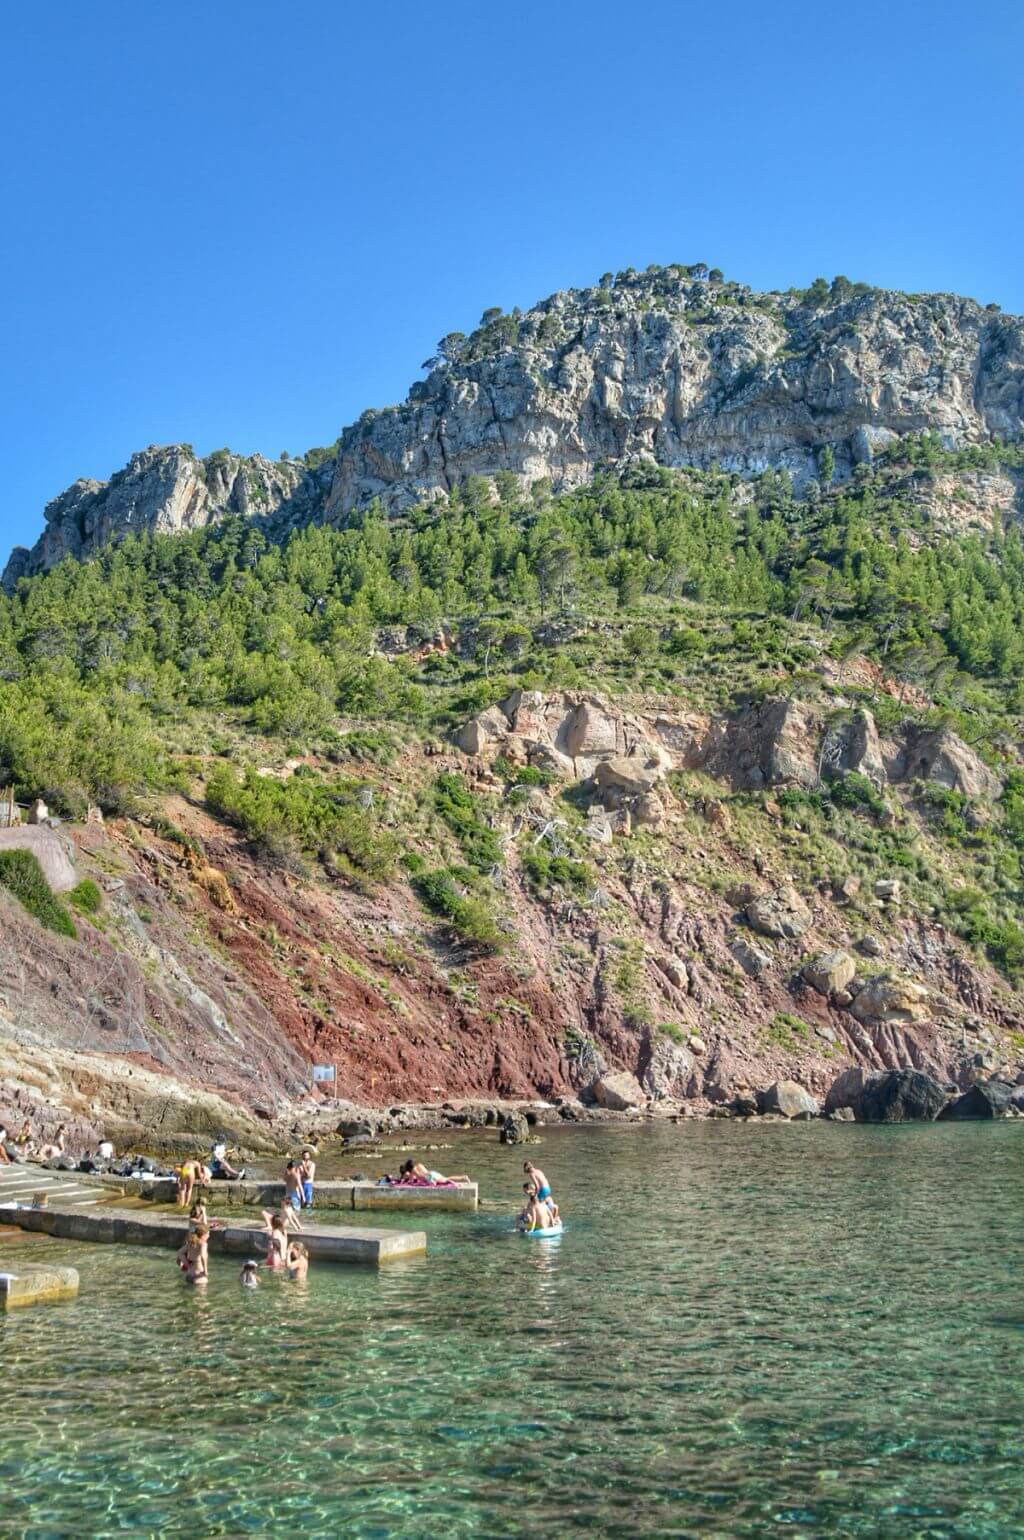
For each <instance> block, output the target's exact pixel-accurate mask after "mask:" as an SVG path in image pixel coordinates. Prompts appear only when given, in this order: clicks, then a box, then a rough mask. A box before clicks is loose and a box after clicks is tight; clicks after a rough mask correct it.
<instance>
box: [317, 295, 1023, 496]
mask: <svg viewBox="0 0 1024 1540" xmlns="http://www.w3.org/2000/svg"><path fill="white" fill-rule="evenodd" d="M442 352H443V355H444V356H443V357H442V358H439V359H438V360H437V361H436V362H435V363H434V365H433V367H432V368H431V370H430V373H429V374H428V376H427V378H426V379H425V380H424V381H423V382H422V383H420V384H418V385H416V386H414V387H413V389H412V391H411V392H410V395H409V398H408V400H407V401H406V402H404V403H403V404H402V405H401V406H397V407H390V408H387V409H386V410H384V411H374V412H367V413H364V415H363V417H362V418H360V420H359V422H357V423H356V424H355V425H354V426H353V427H351V428H349V429H348V430H347V431H346V432H345V433H344V434H343V435H342V438H341V441H340V444H339V454H338V459H337V466H336V471H335V476H334V483H333V486H332V488H331V493H330V502H329V507H330V510H331V512H332V513H334V514H337V515H339V516H341V515H344V514H345V513H346V512H347V511H348V510H349V509H352V508H355V507H358V506H360V505H362V504H363V503H365V502H366V501H368V500H369V499H370V498H371V497H375V496H379V497H381V498H382V500H383V501H384V502H385V504H386V505H387V506H389V507H396V508H401V507H406V506H409V505H410V504H412V503H416V502H419V501H421V500H423V499H430V498H433V497H437V496H444V495H446V494H447V493H448V492H449V491H450V490H451V489H452V488H453V487H455V486H456V485H458V483H459V482H460V481H462V480H463V479H464V478H465V477H466V476H469V475H474V474H476V475H484V476H492V475H494V474H495V472H497V471H509V472H511V473H512V474H513V475H515V476H517V477H519V478H521V479H522V480H523V481H524V482H532V481H536V480H538V479H540V478H549V479H550V481H551V483H552V485H553V486H554V487H555V489H556V490H557V489H559V488H562V487H566V486H574V485H579V484H581V483H583V482H586V481H588V480H589V479H590V478H591V477H592V475H593V473H594V471H595V470H596V469H597V468H598V466H600V465H604V464H609V463H614V462H621V461H622V460H628V459H630V458H649V459H651V460H655V461H657V462H659V463H660V464H663V465H698V466H705V467H706V466H710V465H713V464H716V463H717V464H721V465H722V466H724V467H725V468H727V469H730V470H736V471H739V472H741V473H745V474H749V473H754V472H757V471H759V470H761V469H763V468H764V467H765V466H766V465H778V466H787V467H789V468H790V469H791V470H792V471H793V472H794V473H795V474H796V476H797V478H798V479H801V478H804V477H806V476H812V475H814V474H815V473H816V456H817V453H818V451H819V450H820V449H821V447H823V446H824V445H825V444H830V445H832V447H833V448H834V450H835V454H836V463H837V466H838V467H839V468H840V470H842V469H845V468H849V467H850V466H852V465H853V464H854V463H855V462H858V461H862V460H865V459H870V458H871V456H872V454H873V453H874V452H875V449H876V448H877V447H878V445H880V444H884V443H886V442H888V441H889V440H891V438H892V437H893V436H894V435H896V434H902V433H908V432H921V431H930V432H935V433H938V434H940V435H942V436H943V437H944V439H945V440H946V441H948V442H951V443H961V442H973V441H977V440H981V439H984V438H988V437H991V436H993V435H995V434H999V435H1000V436H1002V437H1005V438H1009V439H1015V438H1018V437H1019V436H1020V433H1021V416H1022V405H1024V403H1022V377H1024V324H1022V322H1021V321H1020V320H1019V319H1018V318H1014V317H1009V316H1002V315H998V314H993V313H990V312H988V311H986V310H984V309H983V308H982V307H981V306H980V305H978V304H976V303H975V302H974V301H973V300H969V299H962V298H960V297H958V296H955V295H947V294H941V295H929V296H927V297H925V298H917V297H914V298H911V297H909V296H908V295H905V294H898V293H894V292H890V291H882V290H868V291H866V292H856V291H852V292H851V291H848V290H839V291H837V292H836V294H835V295H834V297H829V298H827V299H826V300H825V301H824V302H823V303H817V302H813V301H809V300H808V299H806V298H804V297H803V296H801V295H799V294H792V293H791V294H778V293H775V294H755V293H753V292H751V291H750V290H748V289H745V288H744V287H743V286H742V285H738V284H727V283H724V282H722V283H719V282H717V281H715V282H712V281H710V278H709V274H708V272H707V270H706V269H704V268H701V267H699V266H698V267H696V268H689V269H687V268H683V267H678V266H676V267H665V268H652V269H648V271H647V272H645V273H632V272H629V273H624V274H620V275H619V276H618V277H617V278H616V279H615V280H614V282H608V283H602V285H601V286H600V287H598V288H591V289H582V290H578V289H573V290H569V291H567V292H562V293H558V294H554V295H552V296H551V297H550V298H549V299H547V300H544V301H542V302H541V303H540V304H538V305H536V306H535V307H534V308H533V309H532V310H530V311H528V312H527V313H526V314H525V315H511V316H501V315H500V314H499V315H497V316H494V317H490V318H489V319H488V320H487V321H486V322H485V323H484V324H482V325H481V327H480V328H479V329H478V330H477V331H476V332H475V333H474V334H473V335H472V336H471V337H469V338H460V337H457V336H452V337H449V338H446V339H445V346H444V347H443V349H442Z"/></svg>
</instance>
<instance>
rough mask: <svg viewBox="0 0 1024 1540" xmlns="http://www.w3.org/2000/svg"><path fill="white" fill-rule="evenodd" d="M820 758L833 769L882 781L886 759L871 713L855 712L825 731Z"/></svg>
mask: <svg viewBox="0 0 1024 1540" xmlns="http://www.w3.org/2000/svg"><path fill="white" fill-rule="evenodd" d="M821 758H822V764H823V765H826V766H827V767H828V769H829V770H830V771H839V772H840V773H845V772H849V771H851V770H854V771H857V772H858V773H859V774H860V775H866V776H868V777H869V778H870V779H871V780H872V781H875V782H878V783H881V782H883V781H884V780H885V761H884V759H883V757H882V746H881V743H880V742H879V738H878V728H877V727H876V726H875V719H874V717H873V716H872V715H871V712H870V711H864V710H857V711H853V712H851V714H850V715H849V716H848V717H846V718H845V719H844V720H843V721H842V722H839V723H837V724H836V725H835V726H834V727H830V728H829V730H828V732H827V733H826V734H825V742H824V744H823V745H822V755H821Z"/></svg>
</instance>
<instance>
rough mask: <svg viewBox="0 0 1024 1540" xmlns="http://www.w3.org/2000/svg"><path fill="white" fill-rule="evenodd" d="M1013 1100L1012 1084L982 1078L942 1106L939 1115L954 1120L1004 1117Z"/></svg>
mask: <svg viewBox="0 0 1024 1540" xmlns="http://www.w3.org/2000/svg"><path fill="white" fill-rule="evenodd" d="M1012 1100H1013V1086H1012V1085H1007V1084H1006V1082H1005V1081H1003V1080H984V1081H979V1082H978V1084H977V1085H972V1086H971V1087H970V1088H969V1090H966V1091H965V1092H964V1093H963V1095H962V1096H958V1097H957V1098H956V1099H955V1101H951V1102H950V1103H949V1105H948V1106H946V1107H943V1109H942V1111H941V1113H940V1114H939V1116H940V1117H941V1118H943V1119H947V1118H948V1119H952V1120H953V1121H955V1122H958V1121H961V1120H964V1119H968V1118H985V1119H988V1118H1004V1117H1005V1116H1006V1114H1007V1111H1008V1110H1009V1108H1010V1105H1011V1103H1012Z"/></svg>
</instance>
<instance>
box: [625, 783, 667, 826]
mask: <svg viewBox="0 0 1024 1540" xmlns="http://www.w3.org/2000/svg"><path fill="white" fill-rule="evenodd" d="M633 822H634V824H635V825H636V827H637V828H640V827H641V825H643V826H645V827H647V828H649V829H660V828H661V826H662V824H663V823H664V822H665V804H664V803H663V802H662V800H661V798H660V797H658V796H655V794H654V792H653V791H649V792H647V793H645V795H644V796H642V797H637V799H636V802H635V804H634V806H633Z"/></svg>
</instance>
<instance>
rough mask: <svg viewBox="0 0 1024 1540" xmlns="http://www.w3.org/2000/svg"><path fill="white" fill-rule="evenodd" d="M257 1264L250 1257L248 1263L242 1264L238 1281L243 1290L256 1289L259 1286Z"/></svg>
mask: <svg viewBox="0 0 1024 1540" xmlns="http://www.w3.org/2000/svg"><path fill="white" fill-rule="evenodd" d="M259 1265H260V1264H259V1263H258V1262H254V1261H253V1259H252V1258H251V1257H250V1258H249V1260H248V1262H243V1263H242V1271H241V1272H240V1273H239V1275H238V1281H239V1283H240V1284H241V1285H242V1288H243V1289H258V1288H259V1286H260V1279H259Z"/></svg>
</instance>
